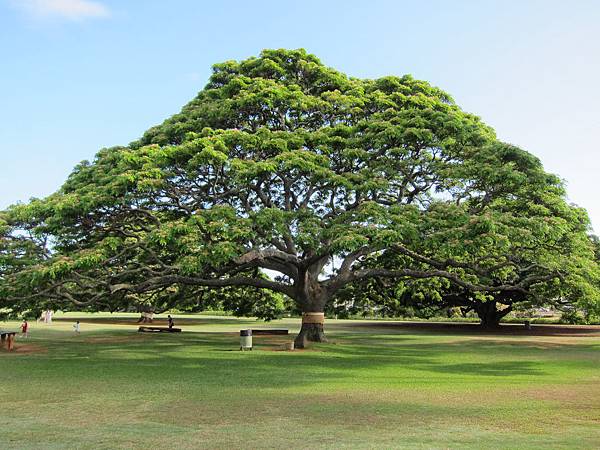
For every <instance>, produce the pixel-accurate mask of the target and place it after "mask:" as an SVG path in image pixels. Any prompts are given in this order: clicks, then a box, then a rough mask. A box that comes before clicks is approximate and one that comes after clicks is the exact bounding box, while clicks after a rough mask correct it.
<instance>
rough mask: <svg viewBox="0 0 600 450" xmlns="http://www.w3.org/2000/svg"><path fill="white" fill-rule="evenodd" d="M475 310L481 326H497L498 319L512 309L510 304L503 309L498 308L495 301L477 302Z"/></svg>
mask: <svg viewBox="0 0 600 450" xmlns="http://www.w3.org/2000/svg"><path fill="white" fill-rule="evenodd" d="M475 311H476V312H477V315H478V316H479V319H480V320H481V326H482V327H483V328H498V327H499V326H500V320H502V318H503V317H504V316H506V315H507V314H508V313H509V312H511V311H512V306H509V307H508V308H505V309H503V310H498V307H497V303H496V302H495V301H487V302H478V303H477V305H476V306H475Z"/></svg>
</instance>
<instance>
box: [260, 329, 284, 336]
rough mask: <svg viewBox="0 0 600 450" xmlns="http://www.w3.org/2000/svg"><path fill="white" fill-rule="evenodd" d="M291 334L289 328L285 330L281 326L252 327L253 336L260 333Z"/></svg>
mask: <svg viewBox="0 0 600 450" xmlns="http://www.w3.org/2000/svg"><path fill="white" fill-rule="evenodd" d="M287 334H289V331H288V330H284V329H281V328H262V329H261V328H259V329H256V328H252V335H253V336H258V335H279V336H281V335H287Z"/></svg>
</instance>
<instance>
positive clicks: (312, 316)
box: [302, 312, 325, 323]
mask: <svg viewBox="0 0 600 450" xmlns="http://www.w3.org/2000/svg"><path fill="white" fill-rule="evenodd" d="M302 323H325V313H321V312H308V313H303V314H302Z"/></svg>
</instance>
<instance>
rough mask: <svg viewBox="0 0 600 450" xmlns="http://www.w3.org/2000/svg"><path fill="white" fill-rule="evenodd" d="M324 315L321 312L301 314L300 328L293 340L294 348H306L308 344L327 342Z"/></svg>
mask: <svg viewBox="0 0 600 450" xmlns="http://www.w3.org/2000/svg"><path fill="white" fill-rule="evenodd" d="M324 322H325V315H324V314H323V313H322V312H308V313H304V314H302V328H300V333H298V336H296V339H295V340H294V347H295V348H306V346H307V345H308V343H309V342H327V338H326V337H325V332H324V331H323V324H324Z"/></svg>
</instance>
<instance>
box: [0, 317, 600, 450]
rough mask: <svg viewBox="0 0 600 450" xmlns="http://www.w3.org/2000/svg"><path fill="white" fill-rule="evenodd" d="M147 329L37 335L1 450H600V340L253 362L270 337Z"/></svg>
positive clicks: (590, 333) (271, 354) (476, 337)
mask: <svg viewBox="0 0 600 450" xmlns="http://www.w3.org/2000/svg"><path fill="white" fill-rule="evenodd" d="M132 318H133V316H129V318H127V316H123V315H119V316H114V315H113V316H110V317H109V316H107V315H106V316H99V315H95V316H92V315H89V316H85V317H84V318H83V320H84V322H83V323H82V333H81V335H79V336H75V335H74V333H73V331H72V328H71V326H72V323H73V321H72V320H71V318H68V321H64V322H63V321H55V323H53V324H52V325H50V326H48V325H44V324H35V323H34V324H32V330H31V331H32V332H31V337H30V338H29V339H27V340H23V339H21V340H18V341H17V348H16V351H15V352H13V353H10V354H9V353H7V352H6V351H5V350H3V351H0V374H1V381H0V400H1V401H0V448H1V449H6V450H8V449H27V448H43V449H63V448H64V449H72V448H89V449H103V448H159V447H160V448H336V449H337V448H385V449H388V448H407V449H415V448H470V449H484V448H511V449H525V448H552V449H563V448H564V449H566V448H569V449H570V448H581V449H593V448H600V327H597V328H596V329H581V328H574V329H569V330H567V331H565V329H563V330H556V329H555V330H550V329H542V327H543V326H539V327H535V328H534V331H533V332H529V333H527V332H525V331H524V330H521V329H520V328H519V329H516V328H515V329H514V330H515V332H514V333H512V332H511V333H508V332H502V333H497V334H481V333H480V332H478V331H475V330H474V329H473V326H470V325H459V326H454V327H447V328H442V327H427V326H426V325H422V326H418V327H414V326H413V327H410V326H404V325H401V324H394V323H390V322H381V321H377V322H368V321H339V322H336V321H328V323H327V332H328V336H329V337H330V339H331V340H332V342H331V343H330V344H322V345H318V346H315V347H314V348H312V349H310V350H306V351H294V352H285V351H281V350H280V348H281V346H282V344H283V343H284V342H285V341H286V340H290V339H291V337H290V338H287V339H284V338H282V337H272V336H270V337H269V336H264V337H255V338H254V344H255V349H254V351H252V352H240V351H239V350H238V343H239V337H238V335H237V331H239V329H240V328H248V327H253V326H254V327H256V326H257V324H256V322H255V321H252V320H239V319H233V318H225V317H221V318H210V317H198V318H197V319H194V320H191V319H189V320H182V319H179V318H178V319H177V325H178V326H182V327H183V328H184V332H183V333H181V334H170V335H166V334H164V333H161V334H160V335H156V334H146V333H136V329H137V328H136V327H135V326H134V325H133V321H132ZM17 326H18V323H16V322H13V323H0V328H3V329H5V328H15V329H16V328H17ZM258 326H260V327H271V326H272V327H289V328H290V329H291V330H292V331H296V330H297V328H298V321H297V320H293V319H287V320H284V321H276V322H273V323H270V324H266V325H265V324H261V323H259V324H258ZM536 330H537V331H536ZM539 330H541V332H540V331H539Z"/></svg>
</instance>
